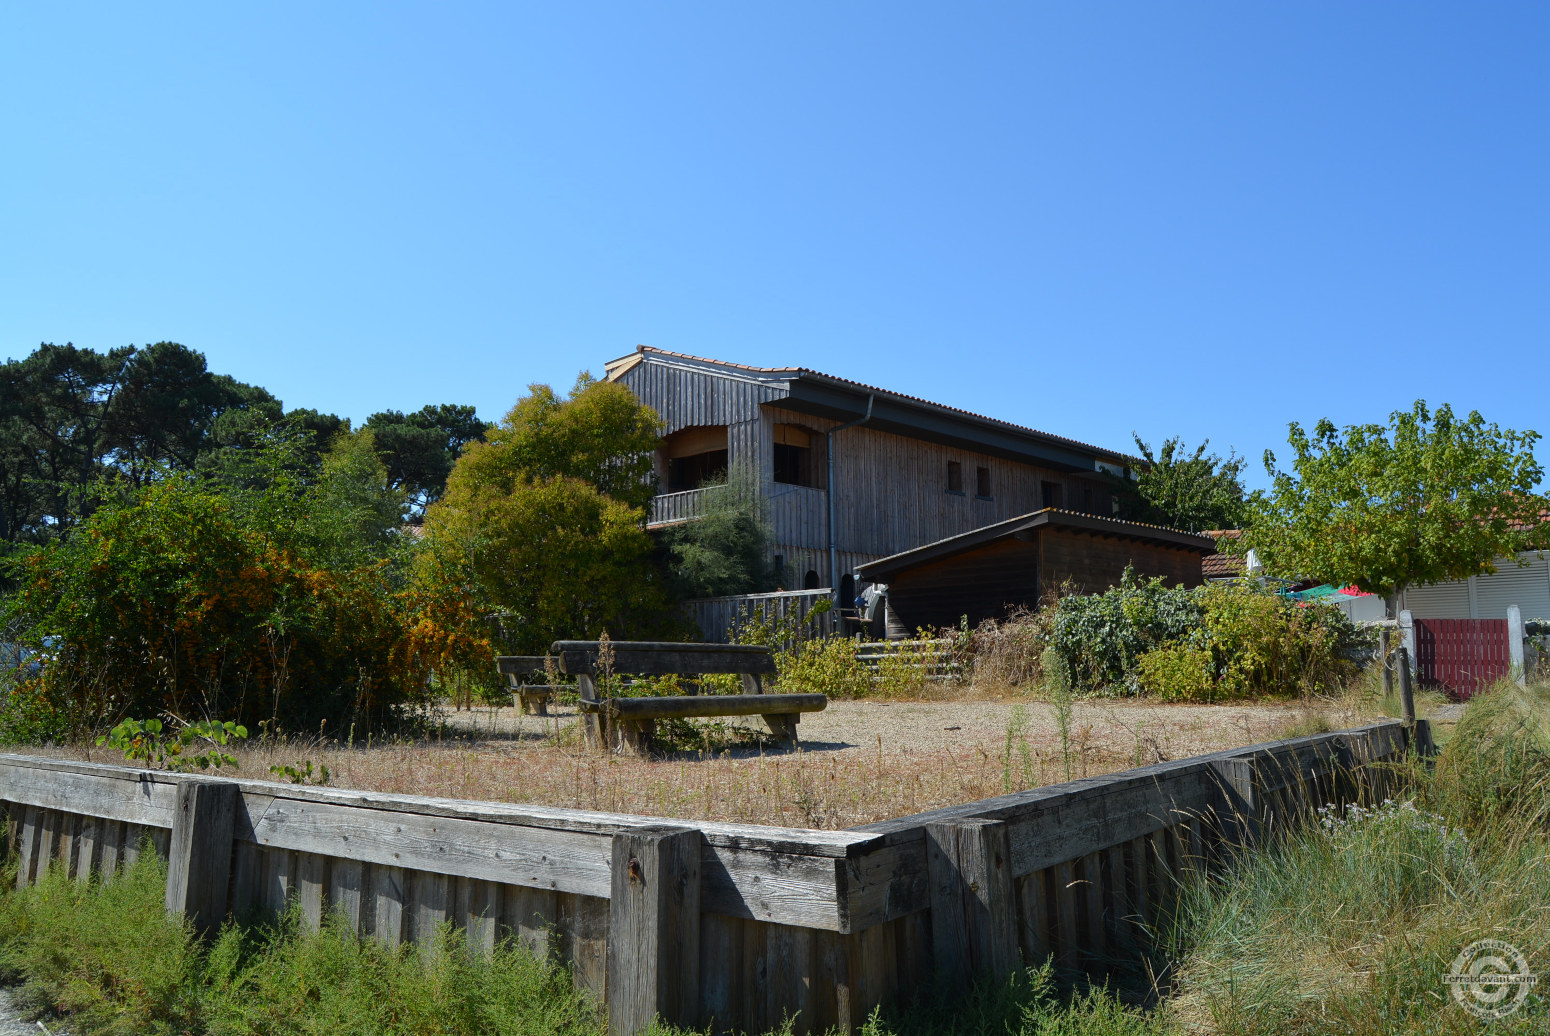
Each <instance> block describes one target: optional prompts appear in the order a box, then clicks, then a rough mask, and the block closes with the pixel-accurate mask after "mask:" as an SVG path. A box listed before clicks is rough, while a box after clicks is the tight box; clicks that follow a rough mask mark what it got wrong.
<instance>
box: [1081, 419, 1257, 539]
mask: <svg viewBox="0 0 1550 1036" xmlns="http://www.w3.org/2000/svg"><path fill="white" fill-rule="evenodd" d="M1131 434H1132V436H1133V437H1134V438H1135V440H1136V449H1138V450H1140V452H1141V458H1142V460H1143V463H1142V465H1141V466H1140V471H1139V472H1138V473H1137V476H1136V478H1135V479H1134V480H1133V481H1132V480H1131V479H1128V478H1118V477H1113V476H1111V479H1112V482H1113V484H1114V494H1115V499H1116V500H1117V501H1118V502H1119V515H1120V517H1121V518H1125V519H1127V520H1129V521H1133V522H1146V523H1148V524H1150V525H1165V526H1168V527H1169V528H1172V529H1182V530H1184V531H1185V532H1204V531H1206V530H1207V529H1236V528H1238V527H1239V526H1240V525H1241V524H1243V519H1244V517H1245V513H1246V509H1245V504H1244V499H1245V498H1244V492H1243V483H1242V481H1241V478H1240V476H1241V475H1242V474H1243V468H1244V464H1245V463H1246V462H1245V461H1244V459H1243V458H1242V457H1238V456H1236V455H1234V454H1231V453H1229V454H1228V457H1227V459H1226V460H1223V459H1222V458H1221V457H1219V456H1217V455H1216V454H1210V455H1207V453H1206V448H1207V447H1208V446H1210V445H1211V443H1210V440H1207V441H1205V442H1203V443H1201V444H1200V445H1199V446H1197V447H1195V450H1194V452H1193V453H1191V452H1189V451H1188V450H1187V449H1186V448H1185V446H1184V445H1183V443H1182V442H1181V441H1180V440H1179V439H1178V438H1177V437H1175V438H1172V439H1166V440H1164V441H1163V444H1162V448H1161V449H1159V450H1158V451H1157V453H1156V454H1153V453H1152V448H1151V446H1149V445H1147V444H1146V443H1144V442H1142V441H1141V437H1140V436H1139V435H1136V434H1135V433H1131Z"/></svg>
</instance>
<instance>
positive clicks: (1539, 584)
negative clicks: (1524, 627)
mask: <svg viewBox="0 0 1550 1036" xmlns="http://www.w3.org/2000/svg"><path fill="white" fill-rule="evenodd" d="M1520 561H1521V562H1527V565H1526V566H1523V567H1520V566H1519V563H1518V562H1520ZM1495 565H1496V571H1495V572H1494V573H1492V574H1490V575H1482V576H1470V577H1469V578H1468V579H1461V580H1458V581H1457V582H1452V583H1433V584H1432V585H1430V586H1415V587H1411V588H1410V589H1408V590H1406V591H1405V592H1404V594H1403V595H1402V599H1401V603H1400V607H1401V608H1408V609H1409V610H1410V611H1411V613H1412V614H1413V615H1415V617H1416V618H1418V619H1505V618H1506V617H1507V606H1508V605H1512V604H1515V605H1517V606H1518V607H1519V608H1520V609H1521V610H1522V612H1523V618H1525V619H1550V554H1541V553H1540V552H1538V551H1526V552H1525V553H1522V554H1519V555H1518V560H1517V561H1514V560H1513V559H1512V558H1497V559H1496V561H1495Z"/></svg>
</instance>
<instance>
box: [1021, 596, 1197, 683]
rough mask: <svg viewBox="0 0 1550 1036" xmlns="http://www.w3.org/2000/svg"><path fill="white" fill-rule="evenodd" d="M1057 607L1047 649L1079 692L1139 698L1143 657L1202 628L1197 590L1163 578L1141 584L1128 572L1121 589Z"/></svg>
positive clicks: (1074, 598) (1063, 600) (1062, 601)
mask: <svg viewBox="0 0 1550 1036" xmlns="http://www.w3.org/2000/svg"><path fill="white" fill-rule="evenodd" d="M1054 608H1055V616H1054V621H1053V622H1052V623H1051V624H1050V630H1049V634H1048V636H1049V645H1050V647H1052V648H1054V649H1055V655H1056V657H1057V658H1058V659H1059V660H1060V662H1061V664H1062V665H1063V667H1064V668H1065V675H1066V679H1067V680H1068V682H1069V683H1070V685H1071V688H1072V689H1073V690H1077V691H1088V692H1094V691H1107V692H1109V693H1118V694H1138V693H1140V691H1141V689H1142V688H1141V686H1140V684H1139V681H1138V673H1137V668H1136V664H1137V661H1138V660H1139V659H1140V658H1141V656H1142V655H1144V654H1146V653H1147V652H1148V651H1151V650H1153V649H1154V648H1158V647H1162V646H1163V645H1165V644H1168V643H1171V642H1174V641H1179V640H1183V639H1185V638H1187V637H1189V636H1190V635H1191V634H1193V633H1195V632H1196V631H1197V630H1198V629H1199V628H1200V608H1199V604H1198V602H1197V601H1196V598H1195V594H1194V592H1193V591H1191V590H1188V589H1186V588H1184V587H1182V586H1175V587H1169V586H1166V585H1164V583H1163V581H1162V579H1160V578H1159V579H1145V580H1143V579H1139V578H1137V577H1136V575H1135V572H1134V570H1133V569H1130V568H1127V569H1126V570H1125V574H1124V577H1123V578H1122V579H1121V580H1120V585H1119V586H1115V587H1110V588H1109V589H1108V590H1105V591H1104V592H1103V593H1101V594H1073V595H1071V596H1069V597H1062V598H1061V599H1060V600H1059V601H1058V602H1056V604H1055V605H1054Z"/></svg>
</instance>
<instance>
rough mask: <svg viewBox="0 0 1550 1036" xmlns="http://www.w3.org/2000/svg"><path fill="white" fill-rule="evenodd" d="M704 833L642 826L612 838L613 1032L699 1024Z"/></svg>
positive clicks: (613, 1035) (615, 1035) (627, 1034)
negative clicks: (661, 1024) (662, 1024)
mask: <svg viewBox="0 0 1550 1036" xmlns="http://www.w3.org/2000/svg"><path fill="white" fill-rule="evenodd" d="M701 841H702V838H701V835H700V832H699V831H698V830H696V829H694V828H684V827H665V826H664V827H641V828H636V829H634V830H632V831H629V832H626V833H623V834H616V835H614V836H613V863H612V877H611V880H610V883H609V899H608V987H607V993H608V995H607V999H608V1031H609V1033H610V1036H635V1034H636V1033H639V1032H642V1031H644V1030H645V1029H647V1028H649V1027H650V1026H651V1024H652V1022H653V1021H655V1020H657V1019H658V1018H660V1019H661V1020H662V1021H663V1022H666V1023H668V1024H670V1025H677V1026H682V1027H686V1028H687V1027H689V1026H691V1025H693V1024H695V1023H696V1021H697V1020H698V1019H697V1018H696V1015H697V1014H698V1006H699V986H700V842H701Z"/></svg>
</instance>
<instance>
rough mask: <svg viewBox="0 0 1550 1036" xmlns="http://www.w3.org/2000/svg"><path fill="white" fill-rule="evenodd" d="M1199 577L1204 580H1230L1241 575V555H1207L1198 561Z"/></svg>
mask: <svg viewBox="0 0 1550 1036" xmlns="http://www.w3.org/2000/svg"><path fill="white" fill-rule="evenodd" d="M1200 575H1201V576H1202V577H1203V578H1205V579H1231V578H1232V577H1233V576H1241V575H1243V555H1241V554H1207V555H1206V556H1205V557H1203V558H1201V559H1200Z"/></svg>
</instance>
